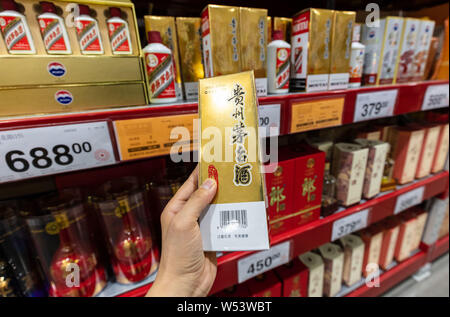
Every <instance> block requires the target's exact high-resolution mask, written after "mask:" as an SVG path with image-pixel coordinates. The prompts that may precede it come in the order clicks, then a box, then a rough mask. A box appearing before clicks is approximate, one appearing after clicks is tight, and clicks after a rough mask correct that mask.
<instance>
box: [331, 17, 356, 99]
mask: <svg viewBox="0 0 450 317" xmlns="http://www.w3.org/2000/svg"><path fill="white" fill-rule="evenodd" d="M355 18H356V12H354V11H334V13H333V30H332V35H331V59H330V77H329V80H328V90H337V89H347V88H348V82H349V79H350V74H349V71H348V70H349V68H350V56H351V53H352V32H353V25H354V24H355Z"/></svg>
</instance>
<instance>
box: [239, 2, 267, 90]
mask: <svg viewBox="0 0 450 317" xmlns="http://www.w3.org/2000/svg"><path fill="white" fill-rule="evenodd" d="M239 22H240V24H239V28H240V30H239V36H240V39H239V43H240V57H241V63H240V64H241V69H240V70H241V71H247V70H253V71H254V73H255V85H256V95H257V96H258V97H263V96H267V41H266V39H267V34H266V32H267V26H266V23H267V9H255V8H244V7H240V8H239Z"/></svg>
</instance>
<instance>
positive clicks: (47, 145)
mask: <svg viewBox="0 0 450 317" xmlns="http://www.w3.org/2000/svg"><path fill="white" fill-rule="evenodd" d="M115 161H116V160H115V158H114V151H113V147H112V144H111V138H110V135H109V131H108V125H107V123H106V122H91V123H80V124H69V125H60V126H50V127H43V128H31V129H21V130H10V131H0V182H7V181H13V180H18V179H24V178H29V177H35V176H41V175H50V174H57V173H61V172H67V171H74V170H80V169H86V168H92V167H97V166H103V165H109V164H113V163H115Z"/></svg>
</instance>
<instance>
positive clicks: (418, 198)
mask: <svg viewBox="0 0 450 317" xmlns="http://www.w3.org/2000/svg"><path fill="white" fill-rule="evenodd" d="M424 191H425V187H423V186H422V187H419V188H416V189H413V190H411V191H409V192H407V193H404V194H402V195H400V196H398V197H397V201H396V202H395V209H394V215H396V214H398V213H400V212H402V211H403V210H406V209H408V208H410V207H413V206H416V205H418V204H420V203H421V202H422V200H423V193H424Z"/></svg>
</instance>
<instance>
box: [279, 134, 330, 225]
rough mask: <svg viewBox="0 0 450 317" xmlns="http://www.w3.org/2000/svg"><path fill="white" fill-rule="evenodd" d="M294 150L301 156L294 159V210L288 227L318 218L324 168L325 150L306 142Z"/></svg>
mask: <svg viewBox="0 0 450 317" xmlns="http://www.w3.org/2000/svg"><path fill="white" fill-rule="evenodd" d="M295 151H296V152H297V154H298V155H301V156H299V157H297V158H296V159H295V177H294V179H295V184H294V197H295V198H294V212H293V214H292V215H291V219H292V220H290V225H289V227H290V228H295V227H298V226H299V225H302V224H304V223H307V222H310V221H313V220H316V219H319V217H320V207H321V202H322V185H323V173H324V170H325V152H322V151H319V150H317V149H315V148H313V147H311V146H310V145H308V144H306V143H303V144H300V145H299V146H298V147H297V148H296V149H295ZM286 225H287V224H286Z"/></svg>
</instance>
